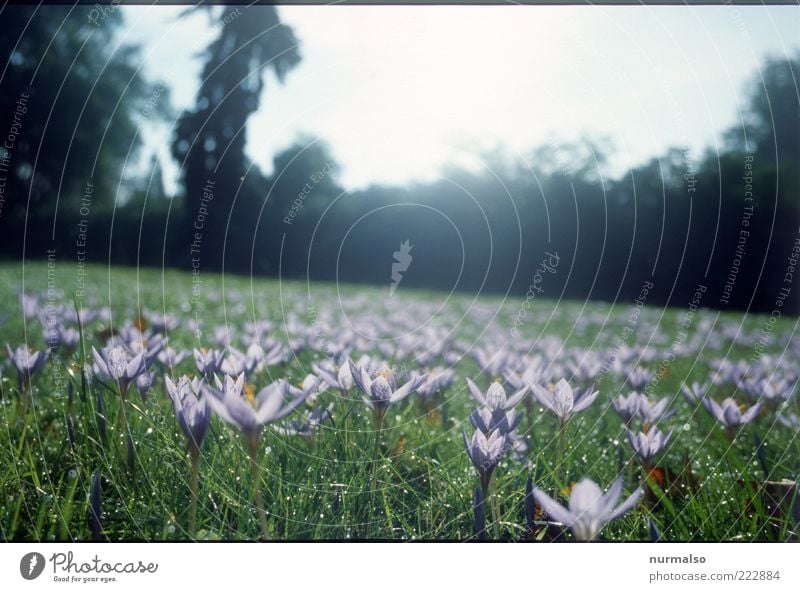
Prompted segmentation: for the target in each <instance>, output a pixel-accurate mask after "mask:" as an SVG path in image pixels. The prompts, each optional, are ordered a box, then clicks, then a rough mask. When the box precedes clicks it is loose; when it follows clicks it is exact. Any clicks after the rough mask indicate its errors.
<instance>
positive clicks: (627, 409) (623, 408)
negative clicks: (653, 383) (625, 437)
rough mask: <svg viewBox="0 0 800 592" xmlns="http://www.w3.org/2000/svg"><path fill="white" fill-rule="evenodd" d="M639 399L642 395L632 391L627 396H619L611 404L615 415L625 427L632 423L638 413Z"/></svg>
mask: <svg viewBox="0 0 800 592" xmlns="http://www.w3.org/2000/svg"><path fill="white" fill-rule="evenodd" d="M641 399H642V394H641V393H639V392H637V391H633V392H632V393H630V394H629V395H627V396H622V395H620V396H619V397H617V398H616V399H614V400H613V401H612V402H611V405H612V406H613V407H614V411H616V412H617V415H619V416H620V417H621V418H622V421H624V422H625V424H626V425H627V424H629V423H630V422H631V421H633V418H634V417H636V415H637V414H638V413H639V404H640V401H641Z"/></svg>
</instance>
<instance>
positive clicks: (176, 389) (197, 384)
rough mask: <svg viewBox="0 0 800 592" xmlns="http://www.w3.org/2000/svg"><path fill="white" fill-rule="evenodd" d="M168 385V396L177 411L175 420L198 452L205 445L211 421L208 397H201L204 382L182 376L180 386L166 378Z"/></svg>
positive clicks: (179, 381)
mask: <svg viewBox="0 0 800 592" xmlns="http://www.w3.org/2000/svg"><path fill="white" fill-rule="evenodd" d="M164 382H165V383H166V385H167V394H168V395H169V398H170V399H172V406H173V408H174V409H175V419H176V420H177V421H178V426H179V427H180V428H181V431H182V432H183V434H184V435H185V436H186V439H187V440H188V441H189V444H191V445H192V446H193V447H194V449H195V450H196V451H199V450H200V447H201V446H202V445H203V439H204V438H205V437H206V432H207V431H208V424H209V423H210V421H211V407H209V405H208V396H206V395H203V396H201V391H202V388H203V381H202V379H201V380H198V379H197V378H194V379H192V380H189V379H188V378H187V377H186V376H181V378H180V379H179V380H178V384H175V383H174V382H172V380H171V379H170V377H169V376H166V377H164Z"/></svg>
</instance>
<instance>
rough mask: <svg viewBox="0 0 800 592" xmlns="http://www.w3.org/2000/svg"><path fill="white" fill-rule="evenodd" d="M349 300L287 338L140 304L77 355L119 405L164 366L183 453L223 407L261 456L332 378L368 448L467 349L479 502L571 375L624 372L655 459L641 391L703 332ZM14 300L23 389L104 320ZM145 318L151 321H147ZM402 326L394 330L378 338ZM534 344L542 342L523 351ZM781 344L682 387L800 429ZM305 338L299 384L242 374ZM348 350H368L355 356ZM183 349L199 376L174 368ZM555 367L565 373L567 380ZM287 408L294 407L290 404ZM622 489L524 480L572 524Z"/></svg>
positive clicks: (279, 357)
mask: <svg viewBox="0 0 800 592" xmlns="http://www.w3.org/2000/svg"><path fill="white" fill-rule="evenodd" d="M343 306H346V308H347V310H346V311H345V314H348V315H349V316H348V323H343V321H342V319H341V318H340V317H337V316H336V314H335V313H334V312H333V307H324V308H321V309H319V311H318V314H317V316H316V317H315V319H314V322H313V323H308V322H307V321H304V320H303V319H301V318H300V316H299V315H298V313H297V312H296V311H293V310H290V311H288V312H287V313H286V316H285V323H284V329H285V339H279V338H277V337H275V336H274V334H275V329H276V327H275V325H274V324H273V323H272V322H270V321H263V320H260V321H254V322H247V323H243V324H241V325H235V324H234V325H221V326H217V327H213V328H212V329H211V331H210V334H211V336H212V339H213V341H214V342H215V343H216V345H217V347H210V348H204V349H192V350H189V349H173V348H172V347H170V345H169V341H168V339H167V337H165V335H166V334H169V333H170V332H171V331H174V330H177V329H181V328H183V329H188V330H191V331H195V330H197V329H199V326H198V321H194V320H191V319H190V320H188V321H185V322H183V321H179V319H178V317H176V316H174V315H169V314H166V313H156V312H153V311H148V310H146V309H145V310H143V311H141V312H140V313H139V317H140V319H141V320H143V321H144V323H141V322H140V323H136V324H134V323H128V324H126V325H124V326H122V327H121V328H120V329H119V330H118V331H116V332H114V333H113V334H110V336H108V337H107V338H105V339H104V341H102V342H101V343H102V345H100V346H99V347H92V348H91V354H92V355H91V360H90V362H89V363H87V366H86V368H85V369H84V370H85V371H86V372H87V373H88V375H89V376H90V378H91V379H93V380H96V381H101V382H103V381H105V382H108V383H110V384H113V385H115V386H116V390H117V391H118V393H119V395H120V397H121V399H122V402H123V408H124V402H125V400H126V398H127V396H128V393H129V391H130V389H131V388H135V389H136V390H137V391H138V392H139V394H140V395H141V397H142V398H146V397H147V396H148V393H150V392H151V391H152V389H153V387H154V385H155V384H156V382H157V380H158V374H159V370H160V371H161V373H163V375H164V385H165V390H166V393H167V395H168V396H169V398H170V400H171V402H172V404H173V409H174V412H175V417H176V420H177V424H178V425H179V427H180V429H181V431H182V432H183V434H184V436H185V438H186V440H187V441H188V443H189V446H190V452H191V456H192V458H193V459H195V458H196V457H198V456H199V455H200V452H201V449H202V446H203V440H204V438H205V436H206V434H207V432H208V427H209V423H210V421H211V418H212V417H213V415H216V416H218V417H219V418H220V419H221V420H222V421H224V422H226V423H228V424H230V425H231V426H233V427H234V428H236V429H237V430H239V431H240V432H241V433H242V435H243V437H244V439H245V442H246V444H247V449H248V453H249V454H250V460H251V461H252V466H253V467H257V465H258V463H257V458H256V457H257V452H258V443H259V440H260V436H261V433H262V432H263V430H264V429H265V427H267V426H270V427H271V428H272V429H274V430H275V431H276V432H277V433H280V434H283V435H299V436H302V437H307V438H313V437H314V435H315V434H316V433H317V432H318V430H320V429H321V427H322V426H323V425H325V423H326V422H328V421H330V420H331V418H332V417H333V413H334V407H333V403H331V404H329V405H327V406H322V405H317V404H316V401H317V399H318V396H319V394H320V393H322V392H324V391H325V390H327V389H332V390H335V391H338V393H339V394H340V395H341V397H342V400H343V401H349V400H350V397H351V396H352V395H353V394H354V393H355V392H358V393H359V394H360V397H361V398H362V399H363V401H364V402H365V403H366V405H367V406H368V407H369V408H370V409H371V411H372V414H373V417H374V421H375V428H376V451H377V448H378V444H379V441H380V433H381V429H382V426H383V422H384V418H385V416H386V413H387V411H388V410H389V408H390V407H391V406H392V405H395V404H398V403H400V402H401V401H403V400H404V399H406V398H407V397H408V396H409V395H411V394H412V393H417V397H418V398H419V399H420V400H422V401H423V402H427V403H431V402H432V401H433V399H434V397H435V396H436V395H437V394H440V393H443V392H444V391H446V390H447V389H449V388H451V387H452V386H453V385H454V384H455V381H456V374H455V372H454V370H453V367H455V366H457V365H459V364H461V363H462V362H463V361H464V360H471V361H472V362H474V363H475V365H476V366H477V368H478V370H479V373H480V375H481V376H483V377H488V378H489V380H490V382H489V383H488V385H489V386H488V388H487V389H486V390H485V391H484V390H482V389H481V388H479V387H478V386H477V385H476V384H475V383H474V382H473V381H472V380H470V379H467V387H468V390H469V392H470V393H471V394H472V397H473V398H474V400H475V401H476V402H477V408H476V409H474V411H472V413H470V415H469V420H470V423H471V424H472V427H473V428H474V432H473V434H472V436H471V437H469V436H468V435H467V434H466V433H465V434H464V446H465V449H466V453H467V455H468V456H469V459H470V461H471V462H472V464H473V465H474V467H475V470H476V471H477V474H478V478H479V481H480V490H479V491H478V492H477V493H476V497H477V498H479V501H481V502H482V501H483V500H486V499H487V498H488V497H489V495H490V484H491V481H492V478H493V476H494V474H495V472H496V469H497V467H498V466H499V464H500V462H501V460H502V459H503V457H504V456H505V455H506V454H514V455H516V456H517V457H520V456H522V457H524V454H525V452H526V450H527V441H526V439H525V437H524V435H521V434H520V433H519V430H518V428H519V425H520V421H521V419H522V412H521V410H520V408H521V405H522V403H523V402H530V403H537V404H538V405H540V406H541V407H542V408H544V409H545V410H546V411H548V412H549V413H551V414H552V415H553V416H554V417H555V419H556V421H557V426H558V434H559V444H558V459H557V460H558V463H559V465H560V463H561V462H562V460H563V454H564V450H563V446H564V444H563V438H564V433H565V430H566V428H567V426H568V425H569V423H570V421H571V419H572V418H573V417H574V416H575V415H576V414H579V413H581V412H583V411H584V410H586V409H588V408H589V407H590V406H592V405H593V404H594V403H595V401H596V400H597V398H598V391H597V390H596V389H595V388H594V387H592V388H577V387H573V386H572V385H571V384H570V383H572V384H573V385H574V384H578V385H588V384H591V385H594V384H597V383H598V381H599V380H601V379H602V377H604V376H605V375H611V376H614V377H616V378H618V379H619V380H618V382H619V383H620V384H624V385H625V388H627V389H628V390H627V391H626V393H627V394H625V395H619V396H616V398H614V399H613V400H612V401H610V405H611V406H612V407H613V409H614V410H615V411H616V413H617V414H618V415H619V416H620V418H621V419H622V421H623V423H624V429H625V430H626V433H627V437H628V441H629V443H630V445H631V447H632V449H633V451H634V452H635V454H636V455H637V456H638V457H639V459H640V460H641V462H642V464H643V466H644V467H645V468H646V469H647V468H648V467H650V466H651V465H652V463H653V460H654V458H655V457H656V456H657V455H659V454H661V453H662V452H663V451H664V450H665V449H666V448H667V446H668V445H669V443H670V441H671V439H672V437H673V431H672V430H665V431H662V429H661V428H660V427H659V425H662V426H663V422H664V421H665V420H667V419H669V418H670V417H671V415H672V414H673V413H674V411H672V410H670V409H668V407H669V405H670V403H671V401H670V400H669V399H667V398H662V399H654V398H653V397H652V395H649V394H645V393H648V392H649V391H648V390H647V389H648V388H651V387H652V384H653V383H654V381H655V380H656V379H657V373H656V372H655V371H654V370H652V369H651V367H652V366H653V365H655V364H656V363H657V362H658V360H661V359H664V357H665V355H666V353H665V352H666V351H667V350H669V352H670V354H671V355H675V354H676V352H677V354H686V355H689V354H692V352H693V351H696V350H693V348H695V347H698V346H699V345H701V344H700V342H699V339H700V337H697V336H692V337H691V338H690V339H688V340H687V341H686V342H684V343H681V344H678V346H676V345H675V344H669V343H667V342H666V341H665V339H664V338H663V336H660V335H658V334H656V335H654V336H653V338H652V339H650V340H648V342H647V343H642V344H634V345H632V346H628V345H619V344H615V343H602V340H601V345H600V346H599V347H596V348H585V347H576V346H571V347H567V346H566V345H565V343H564V342H563V341H562V340H560V339H559V338H556V337H552V336H551V337H543V338H540V339H537V340H535V341H534V340H525V339H517V340H508V339H504V336H503V335H502V333H501V330H500V329H498V328H497V327H496V326H494V325H491V320H492V319H493V318H494V315H495V314H496V311H495V310H494V309H493V308H491V307H487V306H485V305H482V304H475V305H474V306H473V307H472V308H471V310H470V316H471V321H473V322H474V323H476V324H477V325H479V326H485V331H484V334H483V335H482V338H481V341H480V344H476V343H474V342H470V341H469V340H466V339H463V338H461V337H459V333H458V332H456V331H454V330H452V328H451V325H453V326H455V323H458V322H459V319H457V318H455V317H453V316H452V315H451V314H449V313H443V314H440V315H439V316H438V317H436V318H438V319H439V322H438V324H437V323H431V324H430V325H423V326H422V327H421V328H420V327H419V326H418V325H419V323H418V319H417V316H419V315H422V316H426V315H427V316H430V317H431V318H434V317H433V314H434V313H437V314H438V312H439V311H438V310H434V309H433V308H432V307H430V306H428V305H427V304H426V303H417V306H416V307H415V312H416V314H414V313H410V312H409V310H408V309H399V310H395V311H388V312H386V311H382V312H381V313H380V314H378V313H376V312H375V308H374V305H373V303H371V302H370V301H369V300H368V299H365V298H363V297H361V296H354V297H353V298H351V299H349V300H348V302H347V303H346V305H343ZM22 308H23V313H24V314H25V315H26V316H27V317H34V318H37V317H38V318H41V319H42V322H43V324H45V330H44V333H43V335H44V337H45V341H46V342H47V345H48V348H47V349H43V350H40V351H35V350H32V349H29V347H28V346H27V344H25V345H21V346H19V347H16V348H12V347H11V346H10V345H7V351H8V359H9V360H10V364H11V365H12V366H13V368H14V369H15V371H16V373H17V378H18V386H19V390H20V392H21V393H29V392H30V390H31V377H32V376H33V375H35V374H36V373H37V372H38V371H40V370H41V368H43V367H44V365H45V364H46V363H47V361H48V359H49V358H50V357H52V356H51V354H52V352H55V351H57V350H58V349H61V350H62V352H63V353H64V354H70V353H71V352H73V351H74V350H75V349H76V348H77V347H78V346H79V345H80V343H79V341H80V331H79V330H78V329H77V328H76V327H75V326H76V325H78V324H79V323H80V324H81V325H82V326H83V327H84V328H86V327H87V326H88V325H90V324H91V323H94V322H98V323H101V324H107V323H108V322H109V321H110V314H109V312H108V310H107V309H104V308H96V309H90V310H87V311H82V313H81V317H80V318H78V315H77V313H75V312H74V310H71V309H69V308H68V307H61V308H60V309H56V317H57V319H58V321H57V322H56V323H53V322H51V321H52V317H53V312H52V310H50V311H49V312H48V313H47V318H46V319H45V318H44V316H43V315H44V313H43V310H44V309H43V305H42V303H41V302H40V301H39V300H37V299H36V298H31V297H27V296H26V297H23V301H22ZM364 311H367V312H364ZM642 314H643V315H646V314H647V311H645V312H643V313H642ZM595 316H596V317H597V318H595ZM607 321H608V318H607V317H603V316H602V315H592V314H587V315H585V316H581V317H578V319H576V321H575V327H576V331H577V332H578V333H581V332H587V331H590V330H591V328H592V327H593V326H594V325H593V323H595V322H596V323H597V325H598V326H602V325H601V323H602V324H605V323H606V322H607ZM703 322H705V321H704V320H703V321H701V323H700V324H699V325H698V329H701V330H708V331H710V330H711V328H710V327H706V328H705V329H703V327H702V326H701V325H702V324H703ZM482 324H483V325H482ZM145 325H146V327H147V328H146V329H143V328H140V327H143V326H145ZM698 333H699V331H698ZM95 334H96V335H100V332H96V333H95ZM398 334H400V335H401V337H398V338H394V339H385V337H386V336H395V335H398ZM719 335H722V336H724V337H725V338H726V339H729V340H732V341H734V342H735V343H740V344H744V343H750V342H751V341H752V339H753V338H754V336H753V335H752V334H748V333H746V332H743V331H737V332H735V333H732V332H728V331H720V332H716V333H713V334H712V338H709V339H707V340H706V341H708V343H706V342H703V344H702V345H703V346H704V347H707V348H711V349H713V348H716V347H719V348H722V347H723V345H724V343H725V342H724V341H722V340H721V339H722V338H721V337H719ZM237 346H238V347H237ZM531 351H536V352H537V354H536V355H531V353H530V352H531ZM787 351H788V352H789V354H788V355H786V356H781V357H780V358H776V357H773V356H769V355H762V356H760V357H759V358H757V359H755V361H753V360H748V361H747V362H738V363H734V362H732V361H730V360H728V359H727V358H720V359H715V360H712V361H711V363H710V365H709V369H708V372H709V378H708V381H707V383H706V384H699V383H692V384H684V385H683V386H682V389H683V393H684V395H685V396H686V398H687V400H688V401H689V402H690V403H691V404H693V405H695V406H702V407H703V408H705V409H706V410H707V411H708V412H709V413H710V414H711V416H712V417H713V418H714V419H715V420H716V421H717V422H719V423H720V424H721V425H722V426H723V427H724V428H726V429H727V430H728V431H729V433H731V434H734V433H735V431H736V430H738V429H739V428H740V427H741V426H743V425H745V424H748V423H750V422H752V421H754V420H755V419H756V418H757V417H758V416H759V414H760V413H761V411H762V409H770V410H771V411H776V412H777V414H776V418H777V419H778V420H779V421H780V422H781V423H782V424H783V425H786V426H787V427H790V428H793V429H800V425H799V424H798V417H797V415H796V414H794V413H791V412H790V411H789V410H788V405H787V404H786V402H787V401H788V400H789V399H790V397H791V396H792V395H793V394H794V393H795V392H796V388H797V383H798V374H797V370H796V367H795V366H793V365H792V364H793V362H792V361H793V360H797V359H798V358H800V341H799V340H797V339H794V340H790V341H789V343H788V345H787ZM301 352H310V353H311V354H313V355H312V357H313V358H317V359H318V360H321V361H318V362H316V363H313V364H312V365H311V373H309V374H308V375H307V376H306V377H305V378H304V379H303V380H302V382H301V383H300V384H298V385H292V384H289V382H288V381H287V380H285V379H283V378H281V379H278V380H274V381H271V382H269V383H268V384H266V385H265V386H263V388H261V389H260V390H257V391H256V390H255V389H253V388H252V387H251V386H250V385H251V384H256V383H261V384H263V382H264V380H263V378H262V375H263V374H264V373H265V371H266V369H268V368H270V367H274V366H278V365H285V364H286V363H287V362H288V361H290V360H291V359H292V358H293V357H294V356H297V355H298V354H300V353H301ZM354 352H359V353H361V352H366V353H365V354H364V355H361V357H358V358H355V357H352V358H351V356H353V353H354ZM368 354H369V355H368ZM387 359H395V360H408V361H409V363H411V361H413V364H414V369H411V370H407V369H401V370H398V369H396V368H392V367H391V366H390V365H388V364H387V363H386V362H385V361H383V360H387ZM192 361H193V362H194V368H195V370H196V375H186V374H183V373H177V372H176V370H177V369H178V368H181V367H183V368H186V366H187V365H189V364H190V363H191V362H192ZM192 374H193V373H192ZM563 377H569V382H568V381H567V380H566V379H564V378H563ZM507 389H508V390H507ZM712 389H713V390H712ZM728 389H733V390H734V392H739V393H742V395H743V396H744V397H747V398H748V399H749V402H750V405H749V406H745V405H742V404H740V403H739V402H738V401H737V400H736V399H735V398H734V397H733V396H728V397H725V398H723V399H722V400H721V401H718V400H716V399H715V398H713V397H712V394H711V393H712V392H714V391H717V392H721V391H725V390H728ZM509 393H510V394H509ZM528 397H530V399H529V400H528ZM292 414H295V416H294V417H291V418H290V415H292ZM560 468H561V467H560V466H557V467H556V469H557V470H559V469H560ZM256 476H257V475H256ZM622 489H623V483H622V481H621V480H617V481H615V482H614V484H613V485H612V486H611V487H610V488H609V490H608V492H607V493H605V494H603V493H602V491H601V489H600V488H599V486H598V485H597V484H595V483H594V482H592V481H591V480H588V479H584V480H582V481H581V482H579V483H578V484H577V485H575V486H574V487H573V489H572V495H571V498H570V503H569V508H568V509H566V508H564V507H562V506H561V505H560V504H559V503H558V502H557V501H556V500H555V499H554V497H551V496H550V495H548V494H547V493H545V492H544V491H543V490H542V489H540V488H535V487H532V497H533V498H535V499H536V500H537V501H538V503H539V504H540V506H541V507H542V508H543V509H544V510H545V512H547V514H548V515H549V516H550V518H552V519H553V520H556V521H558V522H561V523H562V524H564V525H565V526H567V527H569V528H570V529H571V530H572V531H573V533H574V535H575V536H576V538H581V539H583V538H589V539H591V538H596V537H597V536H599V534H600V531H601V529H602V527H603V525H604V524H605V523H607V522H608V521H610V520H612V519H613V518H616V517H618V516H621V515H622V514H624V513H625V512H627V511H628V510H630V509H631V508H632V507H633V506H634V505H635V503H636V501H637V500H638V498H639V496H641V493H642V492H641V489H637V490H636V491H634V492H633V493H632V494H631V496H630V497H628V498H627V500H626V501H625V502H624V503H623V504H621V505H619V506H617V502H618V501H619V499H620V497H621V495H622ZM256 493H257V491H256ZM556 496H557V494H556ZM257 501H258V500H257ZM262 513H263V512H262ZM262 526H263V523H262ZM264 530H265V536H266V529H264Z"/></svg>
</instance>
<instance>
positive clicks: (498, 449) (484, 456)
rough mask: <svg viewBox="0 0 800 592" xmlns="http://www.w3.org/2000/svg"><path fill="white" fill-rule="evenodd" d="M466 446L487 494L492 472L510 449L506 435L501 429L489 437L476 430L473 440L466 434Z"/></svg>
mask: <svg viewBox="0 0 800 592" xmlns="http://www.w3.org/2000/svg"><path fill="white" fill-rule="evenodd" d="M464 448H465V449H466V451H467V455H468V456H469V459H470V460H471V461H472V464H473V466H474V467H475V470H476V471H478V476H479V477H480V479H481V487H482V488H483V493H484V496H485V495H486V494H487V493H488V491H489V481H491V479H492V473H493V472H494V469H495V467H497V465H498V464H499V463H500V459H501V458H502V457H503V454H505V452H506V450H507V449H508V445H507V438H506V435H505V434H503V433H502V432H500V430H495V431H494V432H492V434H491V435H490V436H488V437H487V436H485V435H484V434H483V432H481V431H480V430H476V431H475V433H474V434H473V435H472V440H468V439H467V435H466V434H464Z"/></svg>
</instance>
